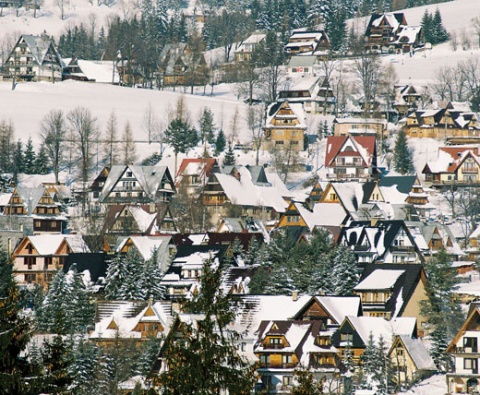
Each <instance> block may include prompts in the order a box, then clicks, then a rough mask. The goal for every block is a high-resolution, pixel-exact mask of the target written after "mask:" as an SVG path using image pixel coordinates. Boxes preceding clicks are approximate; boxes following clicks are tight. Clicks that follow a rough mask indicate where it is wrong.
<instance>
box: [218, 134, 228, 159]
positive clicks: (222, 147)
mask: <svg viewBox="0 0 480 395" xmlns="http://www.w3.org/2000/svg"><path fill="white" fill-rule="evenodd" d="M226 145H227V139H226V138H225V133H224V132H223V129H220V130H219V131H218V134H217V138H216V139H215V155H216V156H218V155H220V154H221V153H222V152H223V151H224V150H225V146H226Z"/></svg>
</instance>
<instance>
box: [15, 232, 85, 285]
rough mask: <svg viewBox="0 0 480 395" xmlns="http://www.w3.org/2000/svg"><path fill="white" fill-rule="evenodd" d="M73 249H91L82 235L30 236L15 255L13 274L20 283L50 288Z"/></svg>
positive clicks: (20, 245)
mask: <svg viewBox="0 0 480 395" xmlns="http://www.w3.org/2000/svg"><path fill="white" fill-rule="evenodd" d="M72 252H75V253H84V252H89V248H88V246H87V244H86V243H85V241H84V240H83V238H82V236H80V235H60V234H44V235H34V236H26V237H25V238H24V239H23V240H22V241H21V242H20V243H19V245H18V246H17V247H16V248H15V250H14V251H13V254H12V261H13V273H14V275H15V278H16V281H17V283H18V284H19V285H29V284H38V285H40V286H42V287H44V288H45V287H47V285H48V284H49V283H50V282H51V281H52V279H53V276H54V275H55V273H56V272H57V270H58V269H61V268H63V265H64V264H65V261H66V258H67V256H68V255H69V254H71V253H72Z"/></svg>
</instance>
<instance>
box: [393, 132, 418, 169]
mask: <svg viewBox="0 0 480 395" xmlns="http://www.w3.org/2000/svg"><path fill="white" fill-rule="evenodd" d="M393 168H394V169H395V170H396V171H397V172H399V173H400V174H412V173H413V172H414V171H415V168H414V167H413V153H412V150H411V149H410V148H409V147H408V142H407V135H406V133H405V131H404V130H400V131H399V132H398V134H397V139H396V141H395V148H394V151H393Z"/></svg>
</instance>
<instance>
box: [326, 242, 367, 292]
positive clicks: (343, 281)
mask: <svg viewBox="0 0 480 395" xmlns="http://www.w3.org/2000/svg"><path fill="white" fill-rule="evenodd" d="M332 261H333V273H332V282H333V293H334V294H335V295H340V296H346V295H351V294H352V291H353V288H354V287H355V286H356V285H357V284H358V279H359V277H360V276H359V274H358V271H357V264H356V261H355V256H354V255H353V254H352V252H351V251H350V250H349V249H348V248H346V247H344V246H338V247H337V248H335V250H334V253H333V257H332Z"/></svg>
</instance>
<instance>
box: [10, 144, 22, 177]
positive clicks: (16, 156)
mask: <svg viewBox="0 0 480 395" xmlns="http://www.w3.org/2000/svg"><path fill="white" fill-rule="evenodd" d="M12 159H13V174H14V178H15V181H16V180H17V177H18V175H19V174H20V173H23V172H24V170H25V167H24V165H25V158H24V156H23V143H22V140H20V139H19V140H18V141H17V142H16V144H15V147H14V150H13V153H12Z"/></svg>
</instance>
